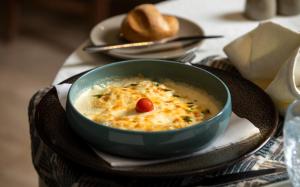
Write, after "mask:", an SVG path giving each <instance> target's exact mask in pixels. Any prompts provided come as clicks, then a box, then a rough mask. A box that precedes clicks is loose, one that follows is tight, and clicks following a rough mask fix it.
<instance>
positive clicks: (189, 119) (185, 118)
mask: <svg viewBox="0 0 300 187" xmlns="http://www.w3.org/2000/svg"><path fill="white" fill-rule="evenodd" d="M182 119H183V120H184V121H185V122H192V118H191V117H190V116H182Z"/></svg>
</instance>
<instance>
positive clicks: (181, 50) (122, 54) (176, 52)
mask: <svg viewBox="0 0 300 187" xmlns="http://www.w3.org/2000/svg"><path fill="white" fill-rule="evenodd" d="M124 17H125V15H118V16H115V17H111V18H109V19H107V20H104V21H102V22H100V23H99V24H97V25H96V26H95V27H94V28H93V29H92V31H91V33H90V39H91V41H92V43H93V44H94V45H103V44H116V43H121V42H122V40H121V38H120V26H121V23H122V21H123V19H124ZM177 19H178V21H179V24H180V30H179V33H178V34H177V36H192V35H202V34H203V30H202V29H201V28H200V27H199V26H198V25H197V24H196V23H194V22H192V21H190V20H187V19H184V18H181V17H177ZM123 42H124V41H123ZM200 43H201V41H198V42H195V41H194V42H191V41H189V42H176V43H172V44H167V45H161V46H150V47H143V48H128V49H114V50H110V51H107V52H106V53H107V54H108V55H111V56H114V57H118V58H123V59H139V58H143V59H171V58H177V57H180V56H182V55H184V54H185V53H187V52H188V51H190V50H192V49H194V48H195V47H197V46H198V45H199V44H200Z"/></svg>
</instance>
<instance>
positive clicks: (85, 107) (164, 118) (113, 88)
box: [75, 76, 219, 131]
mask: <svg viewBox="0 0 300 187" xmlns="http://www.w3.org/2000/svg"><path fill="white" fill-rule="evenodd" d="M141 98H148V99H150V100H151V101H152V103H153V105H154V109H153V110H152V111H150V112H144V113H138V112H136V111H135V107H136V103H137V101H138V100H139V99H141ZM75 107H76V108H77V110H78V111H79V112H80V113H82V114H83V115H84V116H86V117H87V118H89V119H90V120H93V121H95V122H97V123H99V124H103V125H107V126H111V127H114V128H120V129H126V130H136V131H164V130H173V129H180V128H184V127H188V126H191V125H193V124H196V123H200V122H202V121H204V120H207V119H209V118H211V117H212V116H214V115H215V114H216V113H218V112H219V104H218V102H217V101H216V100H215V99H214V98H213V97H212V96H210V95H208V94H207V93H206V92H205V91H203V90H201V89H199V88H196V87H193V86H190V85H187V84H185V83H179V82H174V81H171V80H164V81H160V82H157V81H153V80H150V79H147V78H144V77H142V76H139V77H130V78H122V79H112V80H111V81H108V82H107V83H105V84H99V85H97V84H96V85H94V86H93V87H92V88H90V89H88V90H86V91H84V92H83V93H82V94H80V96H79V97H78V99H77V100H76V102H75Z"/></svg>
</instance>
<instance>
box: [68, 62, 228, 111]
mask: <svg viewBox="0 0 300 187" xmlns="http://www.w3.org/2000/svg"><path fill="white" fill-rule="evenodd" d="M140 74H142V75H143V76H145V77H146V78H151V79H153V80H160V79H171V80H173V81H178V82H184V83H187V84H189V85H193V86H195V87H198V88H201V89H202V90H205V91H206V92H207V93H208V94H209V95H212V96H213V97H214V98H215V99H216V100H217V101H219V103H220V104H221V110H222V108H223V107H224V106H225V104H226V102H227V100H228V97H229V90H228V88H227V87H226V85H225V84H224V83H223V82H222V81H221V80H220V79H219V78H217V77H216V76H214V75H213V74H211V73H209V72H207V71H206V70H203V69H200V68H196V67H193V66H189V65H184V64H180V63H177V62H172V61H165V60H130V61H122V62H117V63H113V64H109V65H105V66H102V67H98V68H96V69H94V70H92V71H90V72H88V73H87V74H85V75H83V76H82V77H80V78H79V79H77V81H76V82H74V83H73V85H72V87H71V89H70V91H69V95H68V99H69V101H70V103H71V104H72V105H73V106H74V102H75V101H76V99H77V97H78V96H79V95H80V94H81V93H82V92H83V91H85V90H86V89H88V88H90V87H91V86H93V85H94V84H98V83H105V82H106V81H108V80H110V78H112V77H132V76H137V75H140Z"/></svg>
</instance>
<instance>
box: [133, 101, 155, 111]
mask: <svg viewBox="0 0 300 187" xmlns="http://www.w3.org/2000/svg"><path fill="white" fill-rule="evenodd" d="M135 110H136V111H137V112H140V113H141V112H150V111H151V110H153V103H152V101H151V100H150V99H148V98H142V99H139V100H138V102H137V103H136V106H135Z"/></svg>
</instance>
